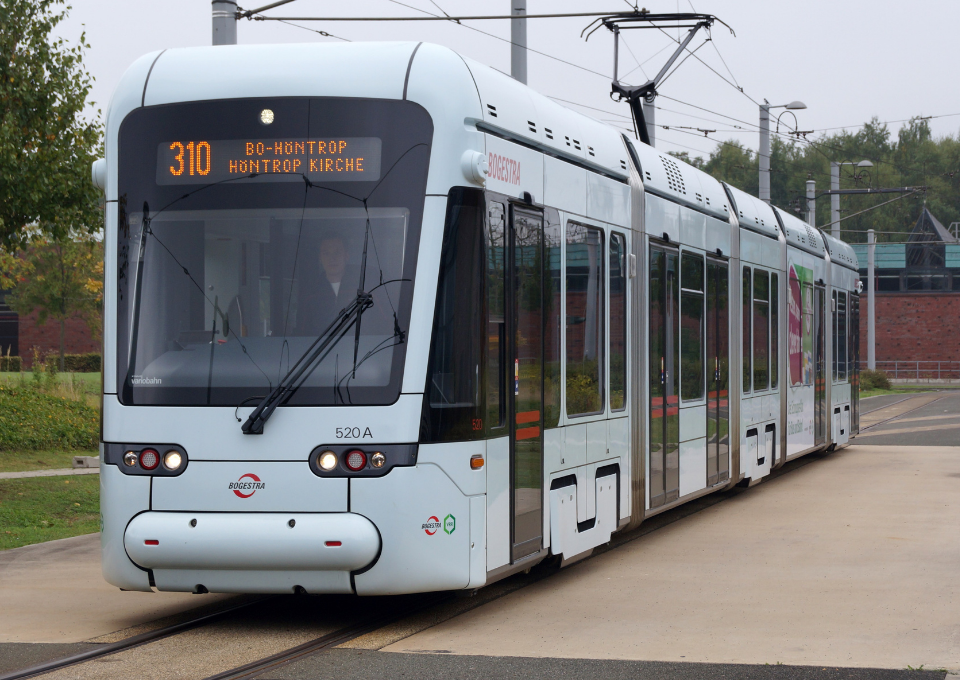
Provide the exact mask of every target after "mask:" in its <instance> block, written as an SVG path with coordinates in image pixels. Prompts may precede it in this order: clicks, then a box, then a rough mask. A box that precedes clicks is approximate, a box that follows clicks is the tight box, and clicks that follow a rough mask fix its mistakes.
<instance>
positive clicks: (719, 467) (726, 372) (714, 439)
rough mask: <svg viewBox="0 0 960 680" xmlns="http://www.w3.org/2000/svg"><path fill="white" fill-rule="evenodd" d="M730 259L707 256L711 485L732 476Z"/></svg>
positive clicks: (708, 421)
mask: <svg viewBox="0 0 960 680" xmlns="http://www.w3.org/2000/svg"><path fill="white" fill-rule="evenodd" d="M727 271H728V267H727V263H726V262H721V261H719V260H711V259H709V258H708V259H707V350H706V360H707V486H713V485H714V484H720V483H721V482H725V481H726V480H727V479H728V478H729V477H730V456H729V452H730V398H729V385H728V381H729V378H730V353H729V346H730V343H729V333H728V326H727V324H728V322H729V296H728V293H727V289H728V284H727Z"/></svg>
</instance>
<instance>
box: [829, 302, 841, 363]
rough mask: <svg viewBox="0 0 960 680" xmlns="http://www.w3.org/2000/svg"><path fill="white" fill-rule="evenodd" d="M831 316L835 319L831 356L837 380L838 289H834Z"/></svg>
mask: <svg viewBox="0 0 960 680" xmlns="http://www.w3.org/2000/svg"><path fill="white" fill-rule="evenodd" d="M830 316H831V318H832V319H833V357H832V358H831V364H832V366H833V381H834V382H836V381H837V380H838V375H839V373H838V372H837V339H838V338H839V335H838V334H837V291H833V314H831V315H830Z"/></svg>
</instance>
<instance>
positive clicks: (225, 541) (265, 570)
mask: <svg viewBox="0 0 960 680" xmlns="http://www.w3.org/2000/svg"><path fill="white" fill-rule="evenodd" d="M124 547H125V548H126V551H127V555H129V557H130V559H131V560H133V562H134V563H135V564H137V565H138V566H140V567H141V568H143V569H150V570H151V571H152V572H153V574H154V579H155V582H156V585H157V587H158V588H159V589H160V590H178V591H198V590H200V591H201V592H202V590H207V591H210V592H291V591H292V590H295V589H297V588H298V587H299V588H303V589H305V590H306V591H307V592H352V588H351V585H350V573H351V572H353V571H356V570H358V569H363V568H364V567H366V566H368V565H370V564H371V563H372V562H373V561H374V560H375V559H376V557H377V555H378V554H379V552H380V533H379V532H378V531H377V528H376V527H375V526H374V525H373V523H372V522H370V520H368V519H366V518H365V517H363V516H361V515H358V514H354V513H349V512H334V513H274V512H270V513H219V512H144V513H142V514H140V515H137V516H136V517H135V518H134V519H133V520H132V521H131V522H130V524H129V525H128V526H127V530H126V533H125V535H124ZM200 586H202V587H203V588H202V589H201V588H200Z"/></svg>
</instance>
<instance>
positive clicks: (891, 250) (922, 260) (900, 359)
mask: <svg viewBox="0 0 960 680" xmlns="http://www.w3.org/2000/svg"><path fill="white" fill-rule="evenodd" d="M853 249H854V251H855V252H856V254H857V258H858V260H859V269H860V279H861V281H863V284H864V286H866V285H868V284H867V281H868V278H867V246H866V244H862V243H861V244H854V245H853ZM874 266H875V290H876V296H875V299H876V305H877V309H876V359H877V368H878V369H881V370H883V371H886V372H888V373H889V374H891V376H892V377H895V378H897V379H901V380H904V379H907V380H909V379H921V380H924V379H933V380H936V379H954V380H956V379H960V342H958V341H957V338H958V337H960V239H958V238H957V237H956V236H955V235H954V234H952V233H951V232H950V231H949V230H948V229H947V228H946V227H944V226H943V225H942V224H941V223H940V222H939V220H937V218H936V217H934V216H933V214H932V213H931V212H930V211H929V209H927V208H926V206H924V209H923V211H922V212H921V213H920V217H919V218H918V219H917V223H916V225H914V228H913V230H912V231H911V232H910V235H909V237H908V238H907V242H906V243H878V244H877V246H876V251H875V257H874ZM865 297H866V292H864V295H863V298H864V299H863V300H862V302H861V310H862V313H861V315H860V341H861V348H860V356H861V362H862V365H864V366H865V364H866V357H867V346H866V342H867V319H868V315H867V306H866V305H867V302H866V299H865Z"/></svg>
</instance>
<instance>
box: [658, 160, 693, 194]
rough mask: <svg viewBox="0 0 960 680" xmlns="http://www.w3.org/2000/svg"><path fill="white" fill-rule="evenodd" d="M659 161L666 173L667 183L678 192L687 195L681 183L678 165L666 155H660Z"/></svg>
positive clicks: (684, 186)
mask: <svg viewBox="0 0 960 680" xmlns="http://www.w3.org/2000/svg"><path fill="white" fill-rule="evenodd" d="M660 162H661V163H662V164H663V169H664V171H665V172H666V173H667V184H668V185H669V186H670V188H671V189H673V190H674V191H676V192H677V193H678V194H683V195H684V196H686V195H687V187H686V185H685V184H684V183H683V175H682V174H681V173H680V166H679V165H677V163H676V161H673V160H671V159H669V158H667V157H666V156H660Z"/></svg>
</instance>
